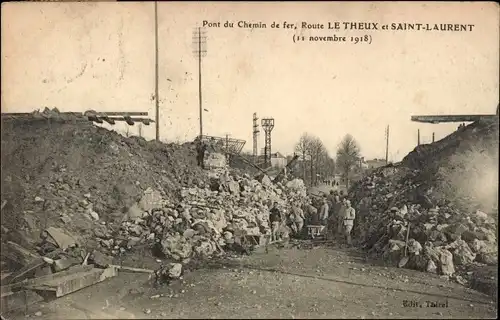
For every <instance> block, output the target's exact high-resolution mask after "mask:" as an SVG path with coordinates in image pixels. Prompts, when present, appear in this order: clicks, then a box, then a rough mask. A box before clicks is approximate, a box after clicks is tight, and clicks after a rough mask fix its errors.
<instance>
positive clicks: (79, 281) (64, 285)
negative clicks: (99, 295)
mask: <svg viewBox="0 0 500 320" xmlns="http://www.w3.org/2000/svg"><path fill="white" fill-rule="evenodd" d="M116 275H117V270H116V268H114V267H109V268H106V269H98V268H93V269H92V270H89V271H84V272H78V273H75V274H72V275H66V276H63V277H58V278H55V279H52V280H48V281H46V282H44V283H40V284H35V285H28V286H26V288H28V289H32V290H40V291H52V292H55V294H56V297H58V298H59V297H62V296H65V295H67V294H70V293H73V292H75V291H78V290H81V289H83V288H86V287H89V286H91V285H94V284H96V283H99V282H102V281H104V280H106V279H108V278H111V277H114V276H116Z"/></svg>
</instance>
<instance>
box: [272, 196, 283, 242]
mask: <svg viewBox="0 0 500 320" xmlns="http://www.w3.org/2000/svg"><path fill="white" fill-rule="evenodd" d="M269 221H270V222H271V241H276V240H278V230H279V228H280V224H281V212H280V211H279V209H278V203H277V202H274V204H273V207H272V208H271V210H270V214H269Z"/></svg>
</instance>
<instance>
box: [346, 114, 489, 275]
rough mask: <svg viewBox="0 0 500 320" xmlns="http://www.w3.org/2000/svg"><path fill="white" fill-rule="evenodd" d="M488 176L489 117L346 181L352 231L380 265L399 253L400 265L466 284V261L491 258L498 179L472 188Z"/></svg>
mask: <svg viewBox="0 0 500 320" xmlns="http://www.w3.org/2000/svg"><path fill="white" fill-rule="evenodd" d="M478 162H480V163H479V164H480V165H478ZM495 170H496V173H495ZM489 175H494V176H495V179H496V177H497V175H498V122H497V121H493V122H489V121H484V122H483V121H481V122H476V123H473V124H471V125H469V126H467V127H465V128H464V129H462V130H460V131H457V132H455V133H453V134H452V135H450V136H448V137H447V138H445V139H443V140H441V141H437V142H435V143H433V144H430V145H425V146H419V147H417V148H416V150H415V151H413V152H412V153H410V154H409V155H408V156H407V157H406V158H405V159H404V160H403V161H402V162H401V163H399V164H397V165H389V166H386V167H383V168H380V169H378V170H376V171H375V172H373V173H372V174H371V175H370V176H367V177H365V178H364V179H363V180H361V181H359V182H358V183H356V184H355V185H354V186H353V187H352V189H351V190H350V192H349V193H350V197H352V199H353V203H354V204H355V206H356V207H357V218H356V219H357V220H356V224H355V228H354V232H355V233H356V237H357V239H359V242H360V243H361V245H362V246H363V247H364V248H365V249H367V250H368V251H369V253H370V254H373V255H375V256H379V257H382V258H383V259H384V260H385V261H387V262H388V263H391V264H394V265H398V261H400V259H401V258H402V257H403V256H404V255H405V251H406V252H407V255H408V256H409V257H410V258H409V260H408V262H407V263H406V265H405V267H406V268H411V269H416V270H421V271H427V272H433V273H439V274H441V275H445V276H453V277H455V278H456V281H457V282H460V283H467V279H464V278H463V277H462V276H461V275H460V274H462V273H461V271H463V270H466V268H468V266H470V265H483V266H484V265H497V264H498V254H497V251H498V250H497V248H498V244H497V236H496V235H497V226H498V207H497V203H498V202H497V201H498V200H497V193H498V184H497V185H496V191H495V186H494V185H491V186H490V185H489V184H488V187H489V188H493V190H488V192H484V189H483V190H481V191H483V192H481V194H478V193H477V191H478V190H477V187H478V186H480V185H481V184H485V183H487V182H488V179H487V178H488V177H489ZM477 179H479V181H478V180H477ZM457 194H458V195H460V196H459V197H458V196H457ZM464 199H465V200H467V201H464ZM408 228H409V230H408ZM407 237H408V242H407V243H406V239H407ZM405 247H406V250H405Z"/></svg>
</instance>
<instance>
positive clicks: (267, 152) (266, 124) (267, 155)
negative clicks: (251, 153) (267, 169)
mask: <svg viewBox="0 0 500 320" xmlns="http://www.w3.org/2000/svg"><path fill="white" fill-rule="evenodd" d="M261 125H262V129H264V132H265V144H264V163H265V164H266V165H269V164H270V163H271V132H272V131H273V129H274V118H266V119H262V121H261Z"/></svg>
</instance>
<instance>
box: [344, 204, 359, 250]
mask: <svg viewBox="0 0 500 320" xmlns="http://www.w3.org/2000/svg"><path fill="white" fill-rule="evenodd" d="M345 206H346V208H345V212H344V223H343V227H344V236H345V238H346V240H347V245H348V246H351V245H352V241H351V231H352V227H353V226H354V219H356V210H354V208H353V207H351V201H349V200H346V201H345Z"/></svg>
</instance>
